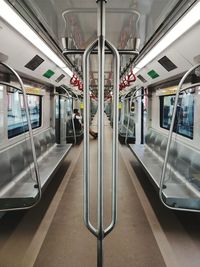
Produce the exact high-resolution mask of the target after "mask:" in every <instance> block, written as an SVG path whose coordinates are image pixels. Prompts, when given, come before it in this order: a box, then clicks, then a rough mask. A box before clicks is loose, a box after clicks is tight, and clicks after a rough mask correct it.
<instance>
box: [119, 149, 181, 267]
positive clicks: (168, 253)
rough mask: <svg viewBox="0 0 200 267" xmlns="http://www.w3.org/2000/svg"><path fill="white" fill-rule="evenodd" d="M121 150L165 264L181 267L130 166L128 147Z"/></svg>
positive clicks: (170, 266)
mask: <svg viewBox="0 0 200 267" xmlns="http://www.w3.org/2000/svg"><path fill="white" fill-rule="evenodd" d="M119 150H120V153H121V156H122V159H123V161H124V164H125V165H126V167H127V171H128V172H129V175H130V177H131V180H132V183H133V185H134V188H135V190H136V192H137V194H138V198H139V200H140V202H141V205H142V207H143V209H144V212H145V214H146V217H147V220H148V222H149V225H150V227H151V230H152V233H153V235H154V237H155V239H156V242H157V244H158V247H159V249H160V252H161V254H162V256H163V259H164V261H165V264H166V266H167V267H179V266H178V263H177V261H176V259H175V255H174V253H173V251H172V248H171V246H170V244H169V242H168V240H167V238H166V236H165V233H164V232H163V230H162V227H161V225H160V223H159V221H158V219H157V217H156V215H155V213H154V211H153V209H152V207H151V204H150V203H149V200H148V198H147V196H146V194H145V192H144V190H143V189H142V187H141V185H140V183H139V181H138V180H137V179H136V178H135V177H136V174H135V173H134V171H133V168H132V167H131V165H130V162H129V160H130V153H129V151H128V148H127V147H126V148H125V147H122V146H121V145H119ZM131 156H132V157H133V155H132V154H131Z"/></svg>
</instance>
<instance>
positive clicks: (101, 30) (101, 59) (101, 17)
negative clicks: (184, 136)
mask: <svg viewBox="0 0 200 267" xmlns="http://www.w3.org/2000/svg"><path fill="white" fill-rule="evenodd" d="M97 5H98V7H97V27H98V32H97V34H98V70H99V75H98V136H99V138H98V158H97V160H98V164H97V168H98V170H97V198H98V202H97V203H98V204H97V231H98V240H97V266H98V267H103V239H104V194H103V189H104V188H103V184H104V65H105V1H104V0H99V1H98V2H97Z"/></svg>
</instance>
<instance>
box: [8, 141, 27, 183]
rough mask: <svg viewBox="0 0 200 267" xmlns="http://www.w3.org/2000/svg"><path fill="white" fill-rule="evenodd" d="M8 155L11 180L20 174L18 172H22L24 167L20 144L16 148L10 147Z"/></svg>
mask: <svg viewBox="0 0 200 267" xmlns="http://www.w3.org/2000/svg"><path fill="white" fill-rule="evenodd" d="M8 154H9V157H10V166H11V172H12V178H14V177H15V176H17V175H18V174H20V172H22V171H23V170H24V169H25V166H26V164H25V160H24V155H23V148H22V146H21V143H18V144H17V145H16V146H13V147H11V148H10V149H9V150H8Z"/></svg>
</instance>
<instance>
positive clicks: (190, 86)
mask: <svg viewBox="0 0 200 267" xmlns="http://www.w3.org/2000/svg"><path fill="white" fill-rule="evenodd" d="M196 86H200V83H193V84H190V85H188V86H186V87H184V88H182V89H181V90H180V93H182V92H184V91H186V90H188V89H190V88H193V87H196Z"/></svg>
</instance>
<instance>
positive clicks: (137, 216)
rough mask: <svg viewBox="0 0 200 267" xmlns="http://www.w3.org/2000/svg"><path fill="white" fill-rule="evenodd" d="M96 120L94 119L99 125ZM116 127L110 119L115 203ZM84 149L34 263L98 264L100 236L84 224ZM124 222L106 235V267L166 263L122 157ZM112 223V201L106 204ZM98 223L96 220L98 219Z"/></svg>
mask: <svg viewBox="0 0 200 267" xmlns="http://www.w3.org/2000/svg"><path fill="white" fill-rule="evenodd" d="M95 122H96V120H94V124H95ZM111 139H112V136H111V127H110V126H109V122H108V120H106V127H105V148H106V152H105V156H106V158H105V164H106V163H107V164H106V182H105V188H106V189H107V191H106V201H107V202H109V203H110V201H109V200H110V197H109V196H110V183H109V181H108V180H109V177H108V175H107V174H109V173H110V170H109V166H110V163H111V162H110V161H111V160H110V152H111ZM96 146H97V141H96V140H92V139H91V166H92V168H91V173H92V175H91V179H92V180H94V176H95V170H96V156H97V153H96V151H97V150H96V148H97V147H96ZM82 166H83V153H81V155H80V157H79V160H78V162H77V164H76V168H75V170H74V172H73V173H72V175H71V178H70V181H69V184H68V187H67V189H66V191H65V192H64V195H63V197H62V200H61V201H60V204H59V206H58V209H57V212H56V214H55V216H54V219H53V221H52V223H51V226H50V228H49V231H48V233H47V235H46V238H45V240H44V242H43V245H42V247H41V250H40V252H39V254H38V257H37V259H36V261H35V264H34V267H44V266H48V267H55V266H57V267H62V266H63V267H64V266H69V267H79V266H80V267H94V266H95V265H96V239H95V238H94V237H93V236H92V235H91V234H90V233H89V232H88V230H87V229H86V228H85V226H84V225H83V214H82V213H83V204H82V202H83V189H82V188H83V170H82ZM92 190H94V191H93V193H92V197H91V203H92V207H91V213H92V215H93V217H95V212H94V209H95V204H96V203H95V198H96V193H95V191H96V183H95V182H92ZM118 199H119V201H118V203H119V206H118V210H119V213H118V223H117V226H116V228H115V230H114V231H113V233H111V235H110V236H108V237H107V238H106V239H105V266H109V267H121V266H124V267H126V266H127V267H130V266H138V267H139V266H140V267H142V266H144V267H146V266H154V267H156V266H159V267H162V266H165V263H164V261H163V258H162V256H161V253H160V251H159V248H158V246H157V243H156V241H155V239H154V236H153V234H152V231H151V228H150V226H149V224H148V221H147V219H146V216H145V214H144V211H143V208H142V206H141V204H140V202H139V200H138V197H137V193H136V192H135V190H134V188H133V186H132V182H131V179H130V177H129V174H128V172H127V169H126V166H125V165H124V162H123V160H122V158H121V155H119V196H118ZM105 208H106V214H105V216H106V220H105V221H106V223H108V222H109V214H110V205H106V207H105ZM93 222H94V223H95V219H93Z"/></svg>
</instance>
